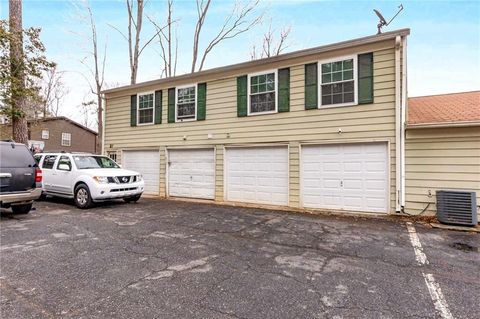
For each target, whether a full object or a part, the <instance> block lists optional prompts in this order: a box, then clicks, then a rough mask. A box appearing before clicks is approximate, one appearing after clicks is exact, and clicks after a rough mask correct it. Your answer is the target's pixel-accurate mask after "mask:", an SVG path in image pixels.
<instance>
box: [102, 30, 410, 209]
mask: <svg viewBox="0 0 480 319" xmlns="http://www.w3.org/2000/svg"><path fill="white" fill-rule="evenodd" d="M409 33H410V31H409V29H402V30H398V31H393V32H388V33H383V34H379V35H374V36H369V37H364V38H359V39H355V40H350V41H345V42H340V43H335V44H331V45H325V46H320V47H316V48H312V49H306V50H301V51H296V52H292V53H287V54H282V55H279V56H275V57H271V58H266V59H261V60H256V61H250V62H245V63H240V64H235V65H231V66H226V67H220V68H215V69H211V70H206V71H201V72H196V73H193V74H187V75H182V76H176V77H172V78H166V79H159V80H154V81H150V82H145V83H138V84H135V85H130V86H125V87H120V88H114V89H109V90H106V91H104V92H103V93H104V94H105V99H106V113H105V114H106V115H105V116H106V119H105V135H104V138H105V140H104V145H105V152H106V153H107V154H108V155H110V156H113V157H115V158H116V159H117V160H118V161H119V162H120V163H121V164H122V166H123V167H125V168H129V169H134V170H137V171H140V172H141V173H142V174H143V176H144V178H145V183H146V190H147V192H150V193H152V194H157V195H159V196H161V197H186V198H201V199H210V200H214V201H216V202H228V203H242V204H243V203H249V204H253V205H257V206H259V205H261V206H272V207H274V206H285V207H290V208H296V209H308V210H310V209H326V210H343V211H351V212H376V213H395V211H400V210H401V208H402V206H403V205H404V202H403V201H404V197H403V192H402V190H403V180H402V176H404V174H403V168H404V163H403V161H402V156H401V154H402V149H403V143H404V134H403V132H404V128H403V125H402V123H404V121H403V120H402V118H403V119H404V118H405V107H406V78H407V74H406V64H405V63H402V61H403V62H406V50H405V48H406V38H407V36H408V34H409Z"/></svg>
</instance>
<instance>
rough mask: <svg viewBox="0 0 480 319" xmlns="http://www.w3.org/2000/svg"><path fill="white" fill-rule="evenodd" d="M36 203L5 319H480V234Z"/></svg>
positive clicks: (151, 207)
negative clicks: (442, 318) (79, 207)
mask: <svg viewBox="0 0 480 319" xmlns="http://www.w3.org/2000/svg"><path fill="white" fill-rule="evenodd" d="M35 206H36V208H37V209H36V211H33V212H31V213H30V214H29V215H26V216H12V215H8V214H6V215H5V214H4V215H3V216H2V218H1V221H0V227H1V243H0V257H1V260H0V262H1V269H0V293H1V296H0V304H1V317H2V318H56V317H65V318H408V317H412V318H440V317H442V316H443V317H445V318H452V317H454V318H474V317H476V316H478V315H479V313H480V302H479V301H478V299H479V296H480V254H479V252H478V249H479V246H480V237H479V235H477V234H472V233H461V232H452V231H445V230H437V229H430V228H427V227H425V226H422V225H411V226H409V229H408V230H407V225H406V224H405V222H400V221H393V220H378V219H364V218H342V217H332V216H307V215H301V214H292V213H284V212H274V211H266V210H261V209H246V208H235V207H226V206H216V205H208V204H195V203H185V202H177V201H160V200H153V199H142V200H141V201H140V202H139V203H137V204H123V203H120V202H118V203H109V204H104V205H101V206H100V207H97V208H94V209H90V210H79V209H76V208H74V207H73V206H72V205H70V204H69V203H68V202H61V201H56V202H39V203H36V205H35ZM409 231H410V232H409ZM417 241H418V243H417ZM419 245H420V246H419ZM422 254H423V256H422ZM431 279H432V280H433V281H431ZM449 316H450V317H449Z"/></svg>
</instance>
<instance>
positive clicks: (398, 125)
mask: <svg viewBox="0 0 480 319" xmlns="http://www.w3.org/2000/svg"><path fill="white" fill-rule="evenodd" d="M400 50H401V37H400V36H399V35H398V36H397V37H396V38H395V211H396V212H397V213H399V212H401V201H402V172H401V167H402V151H401V149H402V146H401V145H402V140H401V135H402V133H401V132H402V110H401V107H402V101H401V96H400V94H401V83H400V81H401V78H400Z"/></svg>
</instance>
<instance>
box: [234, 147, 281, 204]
mask: <svg viewBox="0 0 480 319" xmlns="http://www.w3.org/2000/svg"><path fill="white" fill-rule="evenodd" d="M225 164H226V176H225V177H226V197H227V200H230V201H240V202H252V203H264V204H273V205H287V204H288V148H286V147H241V148H228V149H227V150H226V157H225Z"/></svg>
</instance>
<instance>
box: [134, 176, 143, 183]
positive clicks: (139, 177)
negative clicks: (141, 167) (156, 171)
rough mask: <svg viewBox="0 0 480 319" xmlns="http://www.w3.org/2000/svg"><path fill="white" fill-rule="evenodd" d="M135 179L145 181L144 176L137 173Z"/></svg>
mask: <svg viewBox="0 0 480 319" xmlns="http://www.w3.org/2000/svg"><path fill="white" fill-rule="evenodd" d="M135 180H136V181H137V182H141V181H143V176H142V175H137V176H136V178H135Z"/></svg>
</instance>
